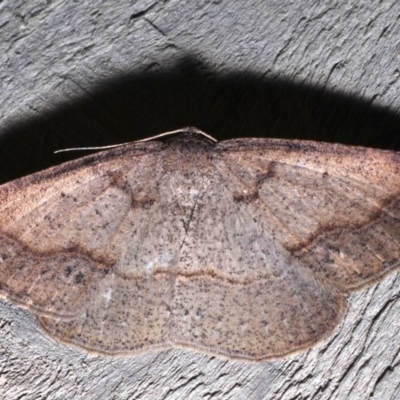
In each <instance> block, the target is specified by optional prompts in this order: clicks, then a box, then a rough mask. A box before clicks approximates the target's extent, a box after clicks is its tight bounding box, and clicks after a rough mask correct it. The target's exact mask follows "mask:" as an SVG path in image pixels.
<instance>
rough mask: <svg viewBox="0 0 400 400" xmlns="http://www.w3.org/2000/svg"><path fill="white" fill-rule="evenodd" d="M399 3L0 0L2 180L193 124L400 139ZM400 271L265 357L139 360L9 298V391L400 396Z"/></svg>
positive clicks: (5, 379)
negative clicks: (72, 341) (69, 339)
mask: <svg viewBox="0 0 400 400" xmlns="http://www.w3.org/2000/svg"><path fill="white" fill-rule="evenodd" d="M399 14H400V4H399V3H398V2H396V1H395V0H391V1H385V2H381V3H378V2H372V1H369V2H364V1H360V2H337V3H331V2H297V1H293V2H289V1H287V2H285V3H284V4H281V2H278V1H271V0H268V1H262V0H260V1H251V2H242V1H239V0H238V1H196V2H194V1H158V2H157V1H137V2H129V1H119V2H115V1H111V0H109V1H103V2H73V1H69V2H63V1H60V0H54V1H44V0H40V1H39V0H32V1H30V2H25V1H22V0H21V1H19V0H12V1H11V0H9V1H7V0H5V1H3V2H1V3H0V83H1V95H2V98H1V100H2V101H1V105H0V121H1V123H0V160H1V163H0V164H1V165H0V181H1V182H5V181H7V180H10V179H13V178H16V177H19V176H22V175H26V174H28V173H30V172H33V171H36V170H39V169H43V168H45V167H47V166H50V165H55V164H57V163H60V162H62V161H64V160H66V159H68V158H72V157H79V156H81V155H82V153H68V154H63V155H59V156H55V155H53V154H52V152H53V150H55V149H58V148H66V147H72V146H93V145H102V144H110V143H119V142H123V141H129V140H135V139H137V138H140V137H146V136H149V135H153V134H157V133H160V132H163V131H166V130H171V129H175V128H179V127H182V126H187V125H195V126H197V127H198V128H200V129H202V130H204V131H206V132H208V133H210V134H212V135H214V136H216V137H217V138H218V139H223V138H229V137H240V136H269V137H291V138H306V139H314V140H323V141H337V142H342V143H351V144H357V145H366V146H371V147H380V148H390V149H400V140H399V139H400V116H399V115H400V114H399V107H400V79H399V75H400V67H399V65H400V64H399V61H400V49H399V47H398V38H399V35H400V24H399V23H398V17H399ZM399 294H400V274H398V273H397V274H392V275H390V276H388V277H387V278H386V279H385V280H383V281H382V282H381V283H379V284H377V285H375V286H372V287H371V288H369V289H366V290H363V291H361V292H358V293H356V294H355V295H353V296H351V297H350V299H349V300H350V303H351V308H350V310H349V312H348V313H347V315H346V318H345V319H344V322H343V323H342V324H341V326H340V327H339V328H338V330H337V331H336V333H335V334H334V335H333V336H332V337H331V338H330V339H328V340H327V341H325V342H323V343H321V344H320V345H318V346H317V347H315V348H314V349H312V350H310V351H308V352H307V353H305V354H299V355H297V356H292V357H289V358H287V359H283V360H277V361H274V362H262V363H254V364H249V363H246V362H240V361H230V360H228V359H223V358H218V357H211V356H208V355H204V354H200V353H196V352H192V351H190V350H180V349H175V350H168V351H163V352H159V353H150V354H145V355H142V356H139V357H136V358H133V359H130V358H107V357H99V356H95V355H92V354H87V353H84V352H82V351H79V350H75V349H73V348H70V347H67V346H65V345H63V344H59V343H57V342H54V341H53V340H51V339H50V338H48V337H47V336H46V335H45V334H44V333H42V331H41V330H40V329H39V328H38V327H37V325H36V323H35V321H34V318H33V317H32V316H31V315H30V314H29V313H27V312H26V311H23V310H21V309H19V308H17V307H15V306H13V305H11V304H9V303H6V302H1V303H0V398H6V399H17V398H18V399H65V398H73V399H99V398H100V399H168V400H169V399H183V398H186V399H285V400H286V399H305V398H307V399H347V398H349V399H365V398H372V399H395V398H398V397H399V396H400V388H399V384H398V382H399V380H400V366H399V364H400V356H399V354H400V335H399V334H398V331H399V325H400V322H399V321H400V320H399V316H400V299H399Z"/></svg>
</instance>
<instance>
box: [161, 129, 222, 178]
mask: <svg viewBox="0 0 400 400" xmlns="http://www.w3.org/2000/svg"><path fill="white" fill-rule="evenodd" d="M214 145H215V143H214V142H212V141H211V140H210V139H208V138H206V137H204V136H202V135H201V134H199V133H195V132H188V133H184V134H182V135H179V136H176V137H173V138H172V139H170V140H168V141H167V142H166V144H165V152H164V154H165V158H164V166H165V168H166V170H167V171H168V172H169V173H173V174H176V175H181V176H182V177H183V178H185V177H186V178H190V176H194V175H198V174H205V173H207V171H208V170H209V169H210V157H211V154H212V150H213V148H214Z"/></svg>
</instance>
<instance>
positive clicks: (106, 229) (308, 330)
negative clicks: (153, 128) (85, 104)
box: [0, 128, 400, 360]
mask: <svg viewBox="0 0 400 400" xmlns="http://www.w3.org/2000/svg"><path fill="white" fill-rule="evenodd" d="M399 193H400V153H396V152H391V151H383V150H373V149H366V148H359V147H349V146H344V145H339V144H328V143H317V142H310V141H295V140H278V139H249V138H246V139H233V140H227V141H222V142H219V143H215V142H214V141H213V140H211V139H210V138H209V137H208V136H206V135H203V134H202V133H201V132H200V131H198V130H196V129H194V128H187V129H183V130H182V131H181V134H179V135H176V136H173V137H171V138H169V139H167V140H166V141H164V142H162V141H148V142H136V143H132V144H128V145H124V146H122V147H118V148H114V149H111V150H107V151H104V152H100V153H97V154H94V155H90V156H87V157H84V158H81V159H78V160H76V161H72V162H68V163H66V164H63V165H60V166H57V167H54V168H50V169H48V170H46V171H43V172H39V173H36V174H33V175H30V176H27V177H25V178H22V179H18V180H16V181H13V182H10V183H7V184H5V185H3V186H0V221H1V224H0V295H1V296H2V297H3V298H5V299H8V300H10V301H12V302H15V303H17V304H19V305H21V306H23V307H26V308H28V309H29V310H30V311H32V312H33V313H35V314H36V315H37V319H38V322H39V323H40V325H41V326H42V327H43V329H44V330H45V331H46V332H47V333H48V334H50V335H51V336H53V337H55V338H57V339H59V340H61V341H63V342H66V343H70V344H73V345H75V346H78V347H80V348H83V349H86V350H89V351H93V352H96V353H101V354H107V355H118V354H120V355H135V354H137V353H139V352H143V351H149V350H153V349H161V348H168V347H189V348H192V349H195V350H198V351H204V352H208V353H213V354H219V355H224V356H229V357H232V358H241V359H248V360H261V359H271V358H277V357H282V356H285V355H288V354H291V353H293V352H297V351H300V350H303V349H307V348H309V347H310V346H312V345H313V344H315V343H316V342H318V341H320V340H321V339H323V338H325V337H327V336H328V335H329V334H331V333H332V331H333V330H334V329H335V327H336V326H337V325H338V323H339V322H340V320H341V318H342V316H343V314H344V312H345V311H346V307H347V301H346V296H347V294H349V293H350V292H352V291H354V290H356V289H359V288H361V287H363V286H365V285H368V284H371V283H373V282H375V281H377V279H379V278H381V277H382V276H383V275H385V274H386V273H388V272H389V271H392V270H393V269H395V268H397V267H398V266H399V254H400V199H399Z"/></svg>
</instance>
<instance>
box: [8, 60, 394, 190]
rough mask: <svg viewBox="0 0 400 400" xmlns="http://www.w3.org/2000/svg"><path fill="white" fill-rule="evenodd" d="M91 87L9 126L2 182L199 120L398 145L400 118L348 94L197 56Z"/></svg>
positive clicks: (237, 129)
mask: <svg viewBox="0 0 400 400" xmlns="http://www.w3.org/2000/svg"><path fill="white" fill-rule="evenodd" d="M154 67H155V68H154V71H152V70H151V69H150V70H149V71H147V72H144V73H143V72H142V73H138V74H135V73H130V74H127V75H126V76H123V77H121V78H120V79H115V80H113V81H110V82H107V83H103V84H101V85H99V86H98V87H96V88H93V89H92V90H91V92H90V95H89V96H87V97H86V98H82V99H80V100H79V101H75V102H73V103H65V104H64V105H62V106H60V107H58V109H55V110H54V111H53V112H51V113H49V114H47V115H42V116H41V117H40V118H37V119H32V120H27V121H21V122H20V123H19V124H16V125H14V126H9V127H8V128H7V131H6V132H3V133H2V136H1V140H0V160H1V163H0V183H2V182H5V181H8V180H11V179H14V178H17V177H20V176H23V175H27V174H29V173H31V172H34V171H38V170H40V169H44V168H46V167H49V166H51V165H55V164H59V163H61V162H63V161H66V160H68V159H72V158H78V157H81V156H83V155H86V154H87V152H71V153H62V154H59V155H54V154H53V152H54V150H57V149H62V148H67V147H82V146H100V145H106V144H115V143H122V142H127V141H132V140H137V139H140V138H144V137H147V136H151V135H155V134H158V133H161V132H165V131H169V130H173V129H177V128H181V127H185V126H196V127H198V128H200V129H202V130H203V131H205V132H207V133H209V134H211V135H213V136H215V137H216V138H217V139H220V140H221V139H227V138H232V137H244V136H248V137H251V136H259V137H263V136H264V137H267V136H268V137H285V138H297V139H311V140H319V141H330V142H341V143H346V144H354V145H363V146H370V147H379V148H387V149H393V150H396V149H400V116H399V115H398V114H395V113H394V112H392V111H391V110H389V109H385V108H383V107H377V106H374V105H371V104H370V103H369V102H365V101H363V100H360V99H358V98H356V97H350V96H348V95H345V94H343V93H332V92H330V91H328V90H325V89H322V88H319V87H316V86H314V87H313V86H307V85H305V84H296V83H293V82H291V81H288V80H284V79H273V78H268V77H263V76H262V75H260V74H258V73H251V72H248V71H246V72H241V71H238V72H232V73H229V74H225V75H220V74H216V73H215V72H213V71H212V69H211V68H209V67H208V66H207V65H204V64H201V63H200V62H198V61H196V60H195V59H186V60H183V61H180V62H178V63H177V64H176V66H175V67H174V68H171V69H169V70H165V71H163V70H162V69H161V70H160V68H159V66H154Z"/></svg>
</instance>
